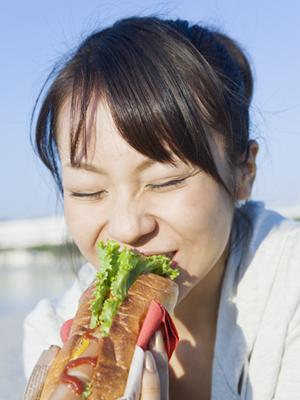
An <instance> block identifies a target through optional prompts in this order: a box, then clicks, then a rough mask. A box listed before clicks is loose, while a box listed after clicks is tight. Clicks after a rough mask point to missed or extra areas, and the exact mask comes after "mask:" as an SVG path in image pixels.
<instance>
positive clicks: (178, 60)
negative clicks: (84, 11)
mask: <svg viewBox="0 0 300 400" xmlns="http://www.w3.org/2000/svg"><path fill="white" fill-rule="evenodd" d="M53 76H54V79H53V81H52V83H51V86H50V87H49V89H48V92H47V93H46V96H45V98H44V99H43V101H42V104H41V106H40V111H39V114H38V118H37V125H36V138H35V140H36V147H37V151H38V154H39V156H40V158H41V159H42V161H43V162H44V164H45V165H46V166H47V167H48V168H49V170H50V171H51V173H52V175H53V176H54V179H55V181H56V183H57V184H58V187H59V188H60V190H61V192H62V193H63V198H64V210H65V218H66V222H67V225H68V228H69V231H70V233H71V235H72V238H73V240H74V242H75V243H76V245H77V246H78V248H79V249H80V251H81V253H82V254H83V256H84V257H85V258H86V260H87V261H88V264H87V265H85V266H84V267H83V268H82V269H81V271H80V273H79V281H78V282H77V283H76V284H75V285H74V286H73V288H72V289H71V290H70V291H69V292H67V293H66V295H65V296H64V297H63V298H62V299H61V300H60V301H59V302H58V303H53V302H51V301H50V300H48V299H44V300H42V301H41V302H40V303H39V305H38V306H37V307H36V309H35V310H34V311H33V312H32V313H31V314H30V315H29V316H28V317H27V319H26V321H25V341H24V357H25V370H26V374H27V376H28V375H29V373H30V370H31V369H32V367H33V365H34V363H35V362H36V359H37V357H38V355H39V353H40V352H41V350H43V349H44V348H47V347H48V346H49V345H50V344H61V343H60V338H59V337H58V332H59V327H60V325H61V323H62V322H63V321H64V320H66V319H68V318H70V317H72V316H73V314H74V312H75V309H76V304H77V301H78V298H79V296H80V294H81V293H82V291H83V289H84V288H85V287H86V286H87V285H88V284H89V283H90V282H91V280H92V279H93V277H94V274H95V269H96V268H97V252H96V246H95V244H96V242H97V241H98V240H107V239H114V240H116V241H118V242H120V243H121V244H122V245H126V246H129V247H132V248H136V249H138V250H139V251H141V252H143V253H150V254H152V253H155V254H157V253H172V257H173V260H174V261H175V262H176V263H177V264H178V268H179V269H180V272H181V274H180V277H179V278H178V281H177V282H178V284H179V290H180V295H179V301H178V304H177V306H176V309H175V313H174V316H173V317H174V322H175V325H176V327H177V329H178V331H179V336H180V343H179V346H178V347H177V349H176V352H175V354H174V356H173V357H172V359H171V362H170V364H169V377H170V378H169V388H170V399H179V398H180V399H181V398H183V396H185V397H186V398H188V399H193V398H197V399H203V400H208V399H214V400H217V399H218V400H220V399H222V400H226V399H248V400H249V399H252V398H253V399H262V400H263V399H279V398H280V399H291V398H298V397H297V394H298V396H300V379H299V377H298V367H299V365H300V359H299V357H300V337H299V338H298V337H297V336H298V332H299V333H300V325H299V323H298V318H299V310H298V302H299V298H300V288H299V285H298V284H297V283H296V282H297V275H296V274H297V273H298V270H297V268H298V265H299V263H298V265H297V260H299V249H300V228H299V225H298V224H297V223H296V222H293V221H288V220H285V219H284V218H283V217H281V216H280V215H278V214H276V213H275V212H273V211H268V210H265V209H264V205H263V204H262V203H259V202H253V201H247V200H248V199H249V198H250V196H251V189H252V184H253V181H254V179H255V175H256V155H257V152H258V144H257V142H256V141H255V140H250V139H249V106H250V102H251V97H252V86H253V85H252V76H251V70H250V67H249V63H248V61H247V59H246V57H245V55H244V54H243V52H242V51H241V49H240V48H239V47H238V45H237V44H236V43H235V42H234V41H233V40H231V39H230V38H228V37H227V36H225V35H223V34H220V33H218V32H215V31H212V30H209V29H206V28H203V27H201V26H198V25H193V26H190V25H189V24H188V23H187V22H186V21H182V20H177V21H171V20H161V19H159V18H154V17H145V18H140V17H134V18H128V19H123V20H120V21H117V22H116V23H115V24H114V25H113V26H112V27H110V28H107V29H104V30H102V31H99V32H96V33H94V34H92V35H90V36H89V37H88V38H87V39H86V40H85V41H84V42H83V43H81V45H80V46H79V48H78V49H77V50H76V51H75V52H74V54H72V55H71V57H70V58H69V60H67V62H66V63H65V64H64V65H62V66H60V67H59V68H58V69H57V70H55V71H54V73H53ZM240 203H245V204H244V205H243V206H241V204H240ZM157 352H160V353H161V354H162V355H163V353H164V348H163V344H162V343H161V336H160V335H159V334H157V335H156V339H155V344H154V345H153V353H157ZM162 359H164V357H162ZM167 369H168V366H167V365H166V363H164V362H160V363H156V362H155V359H154V358H153V356H152V354H151V352H148V353H147V359H146V363H145V369H144V379H143V391H142V399H143V400H145V399H147V400H153V399H165V398H167V396H168V394H167V392H168V390H167V387H168V382H166V376H167ZM299 398H300V397H299Z"/></svg>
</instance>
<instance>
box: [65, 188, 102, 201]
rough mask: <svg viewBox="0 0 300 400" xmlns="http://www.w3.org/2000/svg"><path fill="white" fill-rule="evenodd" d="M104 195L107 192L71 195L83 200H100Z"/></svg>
mask: <svg viewBox="0 0 300 400" xmlns="http://www.w3.org/2000/svg"><path fill="white" fill-rule="evenodd" d="M104 193H105V191H104V190H101V191H100V192H94V193H82V192H71V193H70V195H71V196H72V197H76V198H82V199H86V198H87V199H93V200H95V199H96V200H97V199H100V198H101V197H102V196H103V194H104Z"/></svg>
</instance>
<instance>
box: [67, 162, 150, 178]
mask: <svg viewBox="0 0 300 400" xmlns="http://www.w3.org/2000/svg"><path fill="white" fill-rule="evenodd" d="M155 163H157V161H155V160H152V159H147V160H144V161H142V162H141V163H140V164H138V165H137V166H136V167H135V168H134V172H141V171H143V170H145V169H147V168H150V167H151V166H152V165H153V164H155ZM62 166H63V167H67V168H71V169H83V170H85V171H91V172H95V173H97V174H100V175H107V172H106V170H105V169H103V168H101V167H99V166H96V165H93V164H89V163H79V164H78V166H76V167H75V166H73V165H71V164H70V163H65V164H63V165H62Z"/></svg>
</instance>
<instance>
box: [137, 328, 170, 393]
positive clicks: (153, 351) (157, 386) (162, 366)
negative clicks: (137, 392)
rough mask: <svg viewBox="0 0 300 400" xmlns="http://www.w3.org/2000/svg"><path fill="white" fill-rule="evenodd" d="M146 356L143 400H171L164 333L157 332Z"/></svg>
mask: <svg viewBox="0 0 300 400" xmlns="http://www.w3.org/2000/svg"><path fill="white" fill-rule="evenodd" d="M149 348H150V350H149V351H146V354H145V366H144V372H143V380H142V391H141V400H168V399H169V366H168V356H167V353H166V350H165V345H164V340H163V336H162V333H161V332H160V331H157V332H156V333H155V335H154V337H153V338H152V339H151V341H150V346H149Z"/></svg>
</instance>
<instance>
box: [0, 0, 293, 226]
mask: <svg viewBox="0 0 300 400" xmlns="http://www.w3.org/2000/svg"><path fill="white" fill-rule="evenodd" d="M149 14H157V15H158V16H161V17H168V18H181V19H187V20H189V21H191V22H194V23H204V24H209V25H214V26H216V27H217V28H218V29H220V30H221V31H223V32H225V33H227V34H228V35H229V36H231V37H233V38H234V39H236V40H237V41H238V42H239V43H240V44H241V45H242V47H243V48H244V49H245V50H246V51H247V53H248V55H249V57H250V60H251V64H252V66H253V70H254V78H255V94H254V98H253V103H252V109H251V117H252V124H251V134H250V135H251V138H254V139H256V140H257V141H258V143H259V145H260V151H259V155H258V159H257V165H258V170H257V177H256V181H255V184H254V187H253V193H252V199H254V200H261V201H264V202H265V204H266V205H267V206H268V207H274V208H285V207H292V206H297V205H300V79H299V71H300V44H299V38H300V24H299V18H300V2H299V1H297V0H294V1H293V0H286V1H281V0H277V1H272V0H265V1H263V0H260V1H259V0H252V1H251V2H250V1H240V0H239V1H238V0H207V1H202V0H197V1H192V0H189V1H184V0H177V1H150V0H149V1H147V0H143V1H141V0H137V1H133V0H131V1H124V0H123V1H121V0H114V1H101V0H98V1H96V0H86V1H84V2H83V1H82V0H70V1H69V0H51V1H49V0H48V1H38V0H26V1H22V0H19V1H16V0H10V1H9V2H8V1H4V2H2V4H1V14H0V38H1V40H0V55H1V56H0V57H1V58H0V72H1V73H0V151H1V153H0V154H1V156H0V184H1V186H0V220H6V219H24V218H36V217H44V216H50V215H56V214H60V213H61V212H62V208H61V205H60V204H59V202H58V200H57V194H56V190H55V186H54V184H53V182H52V179H51V177H50V175H49V173H48V172H47V171H46V169H45V168H44V167H43V165H42V164H41V162H40V161H39V160H38V159H37V157H36V155H35V154H34V152H33V149H32V147H31V143H30V116H31V112H32V109H33V105H34V102H35V99H36V97H37V95H38V93H39V90H40V88H41V86H42V84H43V82H44V81H45V79H46V77H47V75H48V73H49V72H50V70H51V68H52V67H53V65H54V63H55V62H56V61H57V60H58V59H60V58H61V57H62V56H63V55H64V54H67V53H68V52H69V51H70V50H71V49H72V48H74V47H76V46H77V45H78V44H79V42H80V41H81V40H82V39H83V38H84V37H86V36H87V35H88V34H89V32H91V31H93V30H95V29H101V28H103V27H106V26H108V25H109V24H111V23H112V22H114V21H115V20H117V19H119V18H123V17H128V16H131V15H149Z"/></svg>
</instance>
